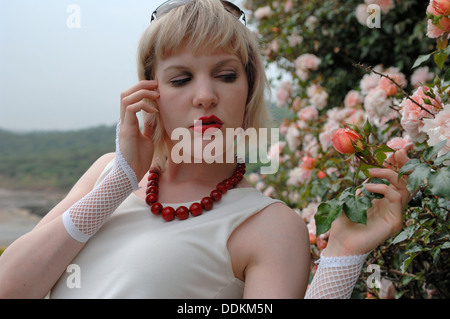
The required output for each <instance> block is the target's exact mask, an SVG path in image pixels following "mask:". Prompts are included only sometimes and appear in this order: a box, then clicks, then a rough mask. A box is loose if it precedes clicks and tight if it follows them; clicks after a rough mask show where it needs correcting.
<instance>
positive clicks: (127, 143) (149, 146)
mask: <svg viewBox="0 0 450 319" xmlns="http://www.w3.org/2000/svg"><path fill="white" fill-rule="evenodd" d="M158 97H159V92H158V82H157V81H155V80H150V81H147V80H142V81H140V82H138V83H137V84H135V85H133V86H132V87H131V88H129V89H128V90H126V91H123V92H122V94H121V96H120V98H121V103H120V122H121V124H120V131H119V132H118V135H119V145H120V151H121V153H122V156H123V157H124V158H125V160H126V161H127V163H128V165H130V167H131V168H132V169H133V171H134V172H135V174H136V176H137V178H138V181H139V180H141V179H142V177H143V176H144V175H145V173H146V172H147V171H148V169H149V168H150V165H151V163H152V160H153V151H154V145H153V133H154V129H153V128H152V127H150V126H149V125H148V124H146V125H145V126H144V129H143V131H142V132H141V130H140V128H139V120H138V118H137V113H138V112H140V111H141V110H143V111H145V112H147V113H155V112H158V110H157V109H156V108H155V105H156V99H157V98H158ZM149 102H150V103H149ZM152 102H153V103H152Z"/></svg>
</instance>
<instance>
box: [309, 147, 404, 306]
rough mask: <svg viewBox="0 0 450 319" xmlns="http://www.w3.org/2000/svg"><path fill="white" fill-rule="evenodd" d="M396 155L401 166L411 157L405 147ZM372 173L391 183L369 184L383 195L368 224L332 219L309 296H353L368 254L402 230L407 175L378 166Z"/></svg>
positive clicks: (370, 215) (371, 212)
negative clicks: (400, 174) (401, 175)
mask: <svg viewBox="0 0 450 319" xmlns="http://www.w3.org/2000/svg"><path fill="white" fill-rule="evenodd" d="M394 157H395V160H396V162H397V164H398V166H399V167H402V166H403V165H404V164H405V163H406V162H407V161H408V160H409V158H408V156H407V155H406V151H405V150H401V151H398V152H396V153H395V154H394ZM370 174H371V175H372V176H373V177H379V178H383V179H386V180H388V181H389V182H390V185H389V186H388V185H385V184H367V185H366V188H367V190H368V191H370V192H374V193H378V194H382V195H384V197H383V198H381V199H374V200H373V201H372V208H370V209H369V210H368V212H367V224H366V225H363V224H357V223H354V222H352V221H350V220H349V219H348V218H347V217H346V216H345V214H341V215H340V216H339V218H338V219H337V220H336V221H334V222H333V224H332V226H331V230H330V237H329V240H328V245H327V248H326V249H325V250H324V251H323V252H322V255H321V258H320V262H319V267H318V269H317V271H316V274H315V276H314V279H313V281H312V282H311V285H310V287H309V289H308V291H307V293H306V298H309V299H319V298H326V299H330V298H342V299H343V298H350V296H351V293H352V291H353V288H354V285H355V283H356V281H357V279H358V277H359V275H360V272H361V267H362V265H363V263H364V260H365V258H366V256H367V254H368V253H369V252H370V251H372V250H373V249H375V248H376V247H377V246H378V245H380V244H382V243H383V242H384V241H386V239H388V238H389V237H391V236H393V235H394V234H395V233H397V232H398V231H399V230H400V229H401V227H402V215H403V211H404V208H405V206H406V204H407V203H408V202H409V200H410V193H409V191H408V190H407V188H406V183H407V178H406V176H403V177H402V178H401V179H398V175H397V173H396V172H394V171H393V170H390V169H378V168H377V169H373V170H370Z"/></svg>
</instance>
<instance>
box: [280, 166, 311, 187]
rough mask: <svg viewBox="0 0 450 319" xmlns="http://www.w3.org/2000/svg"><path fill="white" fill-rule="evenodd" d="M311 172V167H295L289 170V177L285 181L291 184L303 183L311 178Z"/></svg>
mask: <svg viewBox="0 0 450 319" xmlns="http://www.w3.org/2000/svg"><path fill="white" fill-rule="evenodd" d="M312 172H313V170H311V169H304V168H302V167H296V168H294V169H293V170H291V171H290V172H289V179H288V180H287V182H286V183H287V184H288V185H293V186H297V185H301V184H304V183H305V182H307V181H308V180H309V179H310V178H311V175H312Z"/></svg>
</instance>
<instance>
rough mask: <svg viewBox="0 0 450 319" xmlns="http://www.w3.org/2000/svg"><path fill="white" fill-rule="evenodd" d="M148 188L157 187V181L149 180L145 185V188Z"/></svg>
mask: <svg viewBox="0 0 450 319" xmlns="http://www.w3.org/2000/svg"><path fill="white" fill-rule="evenodd" d="M149 186H158V181H155V180H154V179H151V180H149V181H148V183H147V187H149Z"/></svg>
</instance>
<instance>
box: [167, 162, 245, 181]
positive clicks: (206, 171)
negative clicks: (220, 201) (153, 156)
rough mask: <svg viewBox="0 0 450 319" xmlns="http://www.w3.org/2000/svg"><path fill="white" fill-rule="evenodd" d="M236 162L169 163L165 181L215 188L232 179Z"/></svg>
mask: <svg viewBox="0 0 450 319" xmlns="http://www.w3.org/2000/svg"><path fill="white" fill-rule="evenodd" d="M236 165H237V163H236V160H234V162H232V163H216V162H213V163H210V164H208V163H205V162H202V163H174V162H173V161H172V160H171V159H169V160H168V161H167V164H166V167H165V169H164V173H163V175H164V180H165V181H166V182H168V183H175V184H179V183H184V182H188V183H200V184H204V185H211V186H214V185H216V184H217V183H219V182H220V181H222V180H223V179H225V178H228V177H230V175H231V174H233V172H234V170H235V169H236Z"/></svg>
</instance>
